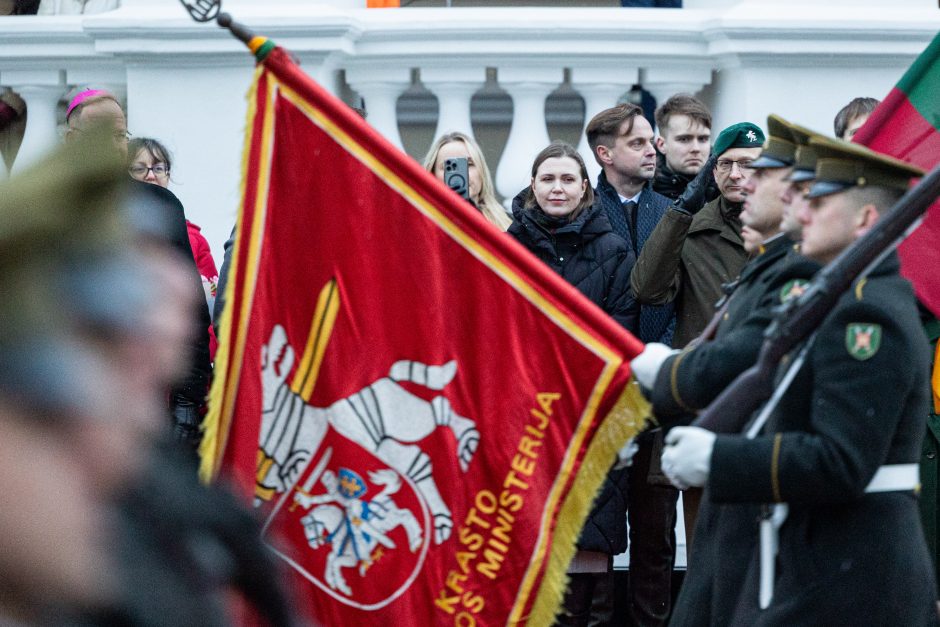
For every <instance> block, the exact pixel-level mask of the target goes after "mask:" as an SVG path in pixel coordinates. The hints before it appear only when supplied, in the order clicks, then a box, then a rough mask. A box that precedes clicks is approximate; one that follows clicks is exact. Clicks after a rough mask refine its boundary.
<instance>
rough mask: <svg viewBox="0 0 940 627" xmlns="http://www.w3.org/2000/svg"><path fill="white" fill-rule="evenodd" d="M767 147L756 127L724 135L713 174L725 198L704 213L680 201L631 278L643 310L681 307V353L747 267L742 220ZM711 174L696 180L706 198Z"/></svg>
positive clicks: (744, 126) (678, 328)
mask: <svg viewBox="0 0 940 627" xmlns="http://www.w3.org/2000/svg"><path fill="white" fill-rule="evenodd" d="M763 143H764V133H763V131H761V129H760V128H759V127H758V126H757V125H755V124H751V123H750V122H740V123H738V124H733V125H731V126H729V127H728V128H726V129H725V130H723V131H722V132H721V134H720V135H719V136H718V139H717V140H716V141H715V147H714V151H713V154H714V157H713V164H714V166H713V167H714V169H713V170H712V172H711V173H712V174H713V175H714V177H715V180H716V182H717V183H718V188H719V190H720V191H721V196H719V197H718V198H716V199H715V200H713V201H712V202H709V203H708V204H706V205H704V207H703V206H702V205H701V204H699V203H688V202H683V199H682V198H680V199H679V200H677V201H676V203H675V204H673V206H672V209H670V210H669V211H667V212H666V214H665V215H664V216H663V219H662V220H660V222H659V224H658V225H657V227H656V229H655V230H654V231H653V234H652V235H650V238H649V240H647V243H646V246H645V247H644V248H643V251H642V252H641V253H640V255H639V256H638V257H637V263H636V265H635V266H634V268H633V273H632V274H631V276H630V282H631V285H632V286H633V291H634V293H635V294H636V297H637V300H639V301H640V303H642V304H648V305H662V304H664V303H668V302H673V301H674V302H675V307H676V332H675V336H674V338H673V345H674V346H676V347H677V348H681V347H683V346H685V345H686V344H688V343H689V342H690V341H691V340H692V339H694V338H695V336H697V335H698V334H699V333H701V331H702V329H704V328H705V325H706V324H708V321H709V320H711V317H712V314H713V313H714V311H715V302H716V301H717V300H718V299H719V298H721V294H722V292H721V285H722V284H724V283H728V282H730V281H732V280H733V279H734V278H735V277H737V276H738V274H739V273H740V272H741V269H742V268H743V267H744V263H745V262H746V261H747V258H748V254H747V253H746V252H745V250H744V243H743V240H742V239H741V221H740V217H739V216H740V213H741V208H742V203H743V202H744V196H745V194H744V185H745V183H746V181H747V179H748V178H749V177H750V175H751V173H752V171H753V170H751V168H750V164H751V163H752V162H753V161H754V160H755V159H756V158H757V156H758V155H759V154H760V150H761V149H760V146H761V145H762V144H763ZM709 169H710V168H703V171H701V172H699V175H698V176H697V177H696V178H697V179H698V180H699V181H700V182H699V186H701V187H702V188H703V189H702V191H701V193H702V195H704V188H705V187H707V181H706V180H705V178H703V177H705V176H707V175H708V174H709V171H708V170H709ZM691 186H692V184H690V185H689V187H691ZM688 191H689V189H688V188H687V189H686V192H688ZM703 197H704V196H703ZM696 205H697V206H696Z"/></svg>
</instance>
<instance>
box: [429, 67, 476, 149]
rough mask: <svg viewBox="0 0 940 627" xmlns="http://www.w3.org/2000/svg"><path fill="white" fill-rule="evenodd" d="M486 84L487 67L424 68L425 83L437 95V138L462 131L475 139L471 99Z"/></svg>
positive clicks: (435, 136) (435, 135)
mask: <svg viewBox="0 0 940 627" xmlns="http://www.w3.org/2000/svg"><path fill="white" fill-rule="evenodd" d="M485 81H486V68H484V67H482V66H480V67H475V68H441V67H422V68H421V82H422V83H423V84H424V86H425V87H427V88H428V89H429V90H430V91H431V93H433V94H434V95H435V96H437V102H438V118H437V128H436V129H435V131H434V138H435V139H437V138H438V137H440V136H441V135H443V134H444V133H449V132H452V131H459V132H461V133H464V134H466V135H469V136H470V137H473V126H472V124H471V123H470V99H471V98H472V97H473V94H475V93H476V92H477V90H479V89H480V87H482V86H483V83H484V82H485Z"/></svg>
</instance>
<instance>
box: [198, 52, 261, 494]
mask: <svg viewBox="0 0 940 627" xmlns="http://www.w3.org/2000/svg"><path fill="white" fill-rule="evenodd" d="M263 71H264V66H263V65H261V64H259V65H258V66H257V67H256V68H255V76H254V80H253V81H252V82H251V87H250V88H249V90H248V94H247V96H246V97H247V99H248V114H247V117H246V122H245V128H246V129H247V131H246V132H245V143H244V145H243V146H242V176H241V183H240V185H239V197H240V198H241V201H240V202H239V206H238V219H237V220H236V225H237V227H236V230H235V236H236V237H235V241H234V242H233V244H232V246H233V248H232V262H231V265H230V267H229V269H228V272H229V274H228V280H227V281H226V283H225V303H226V306H225V307H223V309H222V317H221V318H220V319H219V326H218V329H219V336H218V339H219V347H218V350H216V354H215V366H214V368H213V372H214V373H215V376H213V378H212V387H211V388H210V389H209V398H208V404H209V411H208V412H207V413H206V417H205V418H204V419H203V421H202V442H201V443H200V444H199V479H200V480H201V481H202V482H203V483H205V484H208V483H211V482H212V480H213V479H215V475H216V473H217V472H218V469H219V463H220V462H221V460H222V452H223V451H222V450H221V449H222V442H223V438H225V437H226V436H227V435H228V434H227V433H222V406H223V401H224V400H226V399H225V388H226V387H227V385H228V377H227V376H226V374H227V373H228V370H229V364H230V363H231V359H232V354H231V352H232V345H233V344H234V341H235V338H233V337H231V329H232V316H233V315H235V312H234V311H232V310H233V302H234V300H233V299H234V298H235V284H236V283H238V281H236V280H235V277H236V276H237V273H238V272H241V266H242V265H243V264H242V261H241V259H240V254H241V251H239V246H238V240H239V239H240V238H241V237H240V236H241V229H242V227H243V225H244V213H245V188H246V186H247V184H248V156H249V154H250V153H251V144H252V142H253V141H254V132H253V131H254V119H255V114H256V113H257V102H258V97H257V96H258V78H259V77H260V76H261V72H263ZM232 374H233V376H238V373H232ZM234 400H235V399H229V401H230V402H234Z"/></svg>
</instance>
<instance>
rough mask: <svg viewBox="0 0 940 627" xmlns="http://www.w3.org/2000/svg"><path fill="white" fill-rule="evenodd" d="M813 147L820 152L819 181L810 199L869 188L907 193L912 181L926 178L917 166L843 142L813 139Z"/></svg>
mask: <svg viewBox="0 0 940 627" xmlns="http://www.w3.org/2000/svg"><path fill="white" fill-rule="evenodd" d="M809 145H810V146H811V147H812V148H813V150H815V151H816V182H815V183H813V186H812V187H811V188H810V190H809V193H808V194H807V197H809V198H818V197H819V196H826V195H828V194H835V193H837V192H842V191H845V190H847V189H850V188H852V187H865V186H867V185H875V186H878V187H888V188H891V189H897V190H900V191H907V188H908V187H909V186H910V182H911V179H912V178H917V177H921V176H923V175H924V171H923V170H921V169H920V168H918V167H916V166H913V165H911V164H909V163H905V162H904V161H901V160H899V159H895V158H894V157H889V156H888V155H884V154H881V153H880V152H875V151H874V150H871V149H870V148H866V147H864V146H861V145H859V144H855V143H852V142H846V141H842V140H841V139H832V138H829V137H821V136H820V137H813V138H811V139H810V140H809Z"/></svg>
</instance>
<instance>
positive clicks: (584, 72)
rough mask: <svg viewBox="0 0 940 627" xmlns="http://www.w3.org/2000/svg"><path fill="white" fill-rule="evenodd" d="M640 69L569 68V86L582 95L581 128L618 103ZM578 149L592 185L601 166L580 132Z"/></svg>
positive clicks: (636, 77)
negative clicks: (582, 123)
mask: <svg viewBox="0 0 940 627" xmlns="http://www.w3.org/2000/svg"><path fill="white" fill-rule="evenodd" d="M639 75H640V71H639V69H636V68H632V69H614V68H571V86H572V87H574V89H575V90H576V91H577V92H578V93H579V94H581V97H582V98H584V129H585V131H586V130H587V125H588V122H590V121H591V118H593V117H594V116H595V115H597V114H598V113H600V112H601V111H603V110H604V109H609V108H610V107H613V106H614V105H616V104H617V101H618V100H619V99H620V97H621V96H622V95H623V94H624V93H626V92H627V91H629V90H630V88H631V87H633V85H634V84H635V83H636V82H637V81H638V80H639ZM578 152H579V153H581V158H582V159H584V165H586V166H587V170H588V174H589V175H590V177H591V185H594V184H595V183H596V182H597V175H598V174H600V172H601V166H599V165H598V164H597V159H595V158H594V154H593V153H592V152H591V147H590V146H588V142H587V135H586V134H585V132H584V131H582V132H581V140H580V142H579V143H578Z"/></svg>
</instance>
